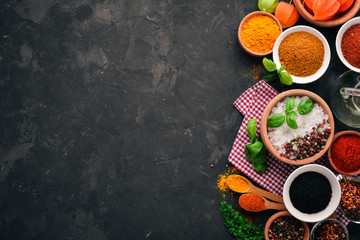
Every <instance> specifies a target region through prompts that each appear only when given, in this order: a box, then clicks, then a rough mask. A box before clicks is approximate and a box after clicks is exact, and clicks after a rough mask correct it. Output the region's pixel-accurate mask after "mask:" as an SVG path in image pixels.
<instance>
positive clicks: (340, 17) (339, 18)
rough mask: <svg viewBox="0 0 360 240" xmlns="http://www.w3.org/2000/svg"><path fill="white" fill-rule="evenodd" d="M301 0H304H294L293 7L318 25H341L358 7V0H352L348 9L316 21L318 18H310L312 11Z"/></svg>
mask: <svg viewBox="0 0 360 240" xmlns="http://www.w3.org/2000/svg"><path fill="white" fill-rule="evenodd" d="M303 2H304V0H294V4H295V7H296V9H297V10H298V12H299V14H300V15H301V16H302V17H303V18H304V19H305V20H306V21H308V22H309V23H311V24H314V25H316V26H319V27H335V26H338V25H341V24H343V23H344V22H346V21H348V20H349V19H351V18H352V17H354V16H355V14H356V13H357V12H358V10H359V8H360V0H354V2H353V4H352V5H351V7H350V8H349V9H348V10H346V11H345V12H342V13H336V14H335V16H333V17H332V18H331V19H329V20H326V21H318V20H313V19H312V18H313V17H314V15H313V13H312V12H310V11H309V10H308V9H307V8H306V7H305V6H304V5H303Z"/></svg>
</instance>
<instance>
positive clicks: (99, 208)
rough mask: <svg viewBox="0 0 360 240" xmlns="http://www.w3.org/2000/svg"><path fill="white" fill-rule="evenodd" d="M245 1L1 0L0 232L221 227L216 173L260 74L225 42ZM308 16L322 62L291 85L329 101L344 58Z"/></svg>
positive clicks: (332, 32) (201, 231)
mask: <svg viewBox="0 0 360 240" xmlns="http://www.w3.org/2000/svg"><path fill="white" fill-rule="evenodd" d="M256 4H257V3H256V1H246V0H232V1H228V0H225V1H224V0H221V1H220V0H217V1H177V0H175V1H170V0H153V1H139V0H119V1H111V0H81V1H65V0H2V1H0V32H1V34H0V49H1V51H0V86H1V87H0V95H1V97H0V100H1V103H0V112H1V118H0V121H1V127H0V141H1V142H0V154H1V158H0V203H1V206H0V239H2V240H5V239H6V240H17V239H37V240H38V239H64V240H65V239H99V240H105V239H107V240H111V239H166V240H169V239H229V240H230V239H234V238H233V237H232V236H231V235H230V234H229V233H228V232H227V230H226V228H225V227H224V222H223V219H222V217H221V215H220V213H219V206H220V201H221V200H222V198H221V193H220V192H219V190H218V189H217V188H216V180H217V177H218V175H219V174H220V173H223V172H224V171H225V165H226V164H227V157H228V155H229V153H230V149H231V146H232V143H233V141H234V138H235V136H236V133H237V131H238V128H239V126H240V124H241V121H242V118H243V116H242V115H241V114H240V113H239V112H238V111H237V110H236V109H235V108H234V107H233V105H232V103H233V101H234V100H235V99H236V98H237V97H238V96H239V95H240V94H241V93H243V92H244V91H245V90H246V89H247V88H248V87H250V86H252V85H254V84H255V83H256V82H257V81H258V79H257V78H256V76H258V77H259V78H261V77H262V76H263V71H262V68H261V59H258V58H254V57H251V56H249V55H247V54H246V53H245V52H244V51H242V50H241V49H240V48H239V44H238V42H237V28H238V25H239V23H240V21H241V19H242V18H243V17H244V16H245V15H246V14H248V13H249V12H251V11H255V10H257V6H256ZM298 24H307V22H305V21H304V20H303V19H301V18H300V20H299V22H298ZM317 29H319V30H320V31H321V32H322V33H323V34H324V35H325V36H326V37H327V38H328V41H329V44H330V46H331V50H332V55H331V57H332V59H331V64H330V67H329V70H328V71H327V72H326V74H325V75H324V76H323V77H322V78H321V79H319V80H318V81H316V82H315V83H312V84H308V85H293V86H292V87H291V88H305V89H309V90H312V91H314V92H316V93H318V94H319V95H320V96H321V97H323V98H324V99H325V100H326V101H327V102H329V94H328V92H329V89H330V87H331V85H330V84H331V82H333V81H335V80H336V78H337V76H339V75H340V74H341V73H343V72H345V71H346V70H347V69H346V67H345V66H344V65H342V64H341V62H340V60H339V59H338V57H337V55H336V52H335V45H334V42H335V36H336V33H337V30H338V29H339V27H335V28H331V29H323V28H317ZM273 86H274V87H275V88H276V89H277V90H279V91H280V90H281V89H280V86H279V85H278V84H273ZM344 129H349V128H347V127H345V126H343V125H341V124H340V123H339V122H336V130H337V131H340V130H344ZM212 165H213V166H212ZM273 213H274V212H272V211H267V212H263V213H259V214H257V215H256V217H257V220H256V221H255V222H256V223H262V224H263V223H264V222H265V221H266V220H267V218H268V217H269V216H270V215H271V214H273ZM349 231H350V234H351V236H352V238H351V239H360V231H359V227H358V225H355V224H350V225H349Z"/></svg>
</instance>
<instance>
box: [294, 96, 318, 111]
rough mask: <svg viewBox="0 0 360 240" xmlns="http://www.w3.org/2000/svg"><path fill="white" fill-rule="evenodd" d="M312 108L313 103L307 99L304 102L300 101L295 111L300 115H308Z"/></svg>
mask: <svg viewBox="0 0 360 240" xmlns="http://www.w3.org/2000/svg"><path fill="white" fill-rule="evenodd" d="M313 108H314V103H313V101H311V99H309V98H307V99H305V100H302V101H301V102H300V103H299V106H298V107H297V111H298V112H299V113H300V114H301V115H305V114H308V113H309V112H311V111H312V110H313Z"/></svg>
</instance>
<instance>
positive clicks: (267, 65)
mask: <svg viewBox="0 0 360 240" xmlns="http://www.w3.org/2000/svg"><path fill="white" fill-rule="evenodd" d="M262 62H263V65H264V67H265V68H266V70H268V71H269V72H274V71H276V64H275V63H274V62H273V61H271V60H270V59H268V58H266V57H264V58H263V61H262Z"/></svg>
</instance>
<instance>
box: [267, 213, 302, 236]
mask: <svg viewBox="0 0 360 240" xmlns="http://www.w3.org/2000/svg"><path fill="white" fill-rule="evenodd" d="M304 233H305V229H304V226H303V225H302V223H301V222H300V221H299V220H298V219H296V218H294V217H291V216H284V217H279V218H277V219H275V221H274V222H273V223H272V224H271V225H270V228H269V234H268V235H269V239H293V240H301V239H303V238H304Z"/></svg>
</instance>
